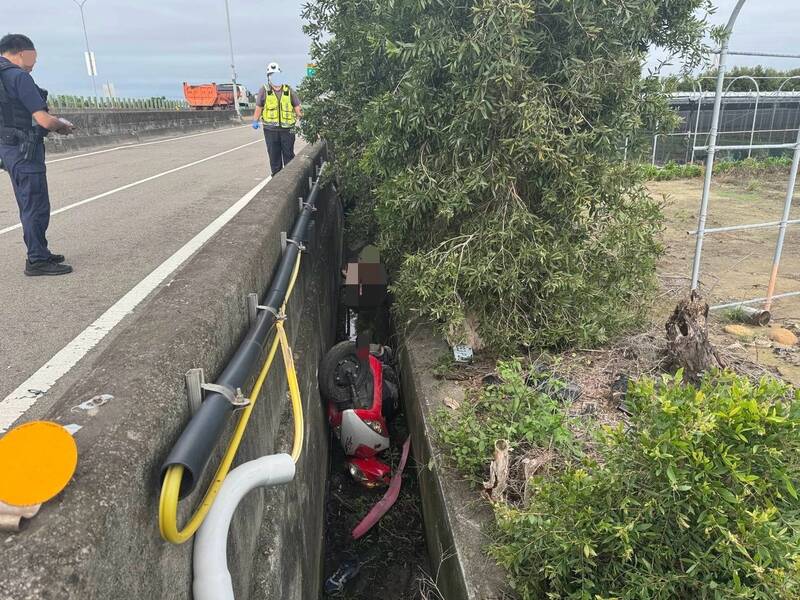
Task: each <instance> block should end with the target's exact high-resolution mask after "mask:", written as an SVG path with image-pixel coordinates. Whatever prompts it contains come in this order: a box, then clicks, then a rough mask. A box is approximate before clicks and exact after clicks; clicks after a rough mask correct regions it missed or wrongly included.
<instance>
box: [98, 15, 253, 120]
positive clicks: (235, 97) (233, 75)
mask: <svg viewBox="0 0 800 600" xmlns="http://www.w3.org/2000/svg"><path fill="white" fill-rule="evenodd" d="M83 1H84V2H86V0H83ZM225 16H226V17H227V21H228V45H229V46H230V50H231V81H232V82H233V107H234V108H235V109H236V116H237V117H239V118H240V119H241V118H242V112H241V110H240V109H239V86H238V85H236V66H235V65H234V62H233V36H232V35H231V11H230V8H229V7H228V0H225Z"/></svg>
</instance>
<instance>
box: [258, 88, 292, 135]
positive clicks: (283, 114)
mask: <svg viewBox="0 0 800 600" xmlns="http://www.w3.org/2000/svg"><path fill="white" fill-rule="evenodd" d="M264 89H265V90H266V92H267V93H266V94H265V96H264V110H263V112H262V113H261V120H262V121H264V123H266V124H267V125H277V126H278V127H292V126H293V125H294V123H295V121H296V120H297V119H296V117H295V114H294V106H292V90H291V88H290V87H289V86H288V85H284V86H282V87H281V99H280V102H278V96H277V94H276V93H275V91H274V90H273V89H272V86H271V85H265V86H264Z"/></svg>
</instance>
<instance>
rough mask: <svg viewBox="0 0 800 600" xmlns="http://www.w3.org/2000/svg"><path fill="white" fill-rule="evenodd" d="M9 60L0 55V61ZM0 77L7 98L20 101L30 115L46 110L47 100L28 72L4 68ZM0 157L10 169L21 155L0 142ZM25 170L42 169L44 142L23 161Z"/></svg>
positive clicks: (6, 61) (14, 148) (41, 170)
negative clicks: (27, 159) (30, 159)
mask: <svg viewBox="0 0 800 600" xmlns="http://www.w3.org/2000/svg"><path fill="white" fill-rule="evenodd" d="M8 62H10V61H9V60H8V59H7V58H3V57H2V56H0V63H8ZM0 78H2V80H3V85H4V86H5V88H6V92H7V93H8V96H9V98H11V100H12V101H13V100H17V101H18V102H20V103H21V104H22V105H23V106H24V107H25V109H26V110H28V111H29V112H30V113H31V115H33V113H35V112H38V111H40V110H47V102H45V100H44V98H43V97H42V94H41V93H40V92H39V88H38V87H37V86H36V84H35V83H34V81H33V77H31V74H30V73H27V72H26V71H23V70H22V69H6V70H4V71H0ZM0 158H2V159H3V163H4V164H6V165H7V168H8V169H9V170H10V169H11V168H12V167H14V166H15V165H16V162H18V161H20V160H21V159H22V157H21V156H20V155H19V153H18V152H17V151H16V146H6V145H1V144H0ZM24 162H25V163H32V164H26V165H25V168H26V171H27V172H33V171H32V170H34V169H35V170H36V171H40V172H43V171H44V144H39V145H38V147H37V151H36V155H35V156H34V159H33V160H32V161H24Z"/></svg>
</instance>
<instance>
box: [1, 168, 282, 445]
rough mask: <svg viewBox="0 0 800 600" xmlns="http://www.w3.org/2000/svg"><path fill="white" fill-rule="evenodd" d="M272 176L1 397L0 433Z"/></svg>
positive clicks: (248, 200) (231, 216) (218, 228)
mask: <svg viewBox="0 0 800 600" xmlns="http://www.w3.org/2000/svg"><path fill="white" fill-rule="evenodd" d="M270 179H272V177H267V178H266V179H262V180H261V181H260V182H259V183H258V185H256V186H255V187H254V188H253V189H252V190H250V191H249V192H247V194H245V195H244V196H242V197H241V198H240V199H239V200H238V201H237V202H236V203H235V204H233V205H232V206H231V207H230V208H228V210H226V211H225V212H224V213H222V214H221V215H220V216H219V217H217V218H216V219H214V221H212V222H211V224H210V225H208V226H207V227H206V228H205V229H203V230H202V231H201V232H200V233H198V234H197V235H196V236H194V237H193V238H192V239H191V240H189V241H188V242H187V243H186V244H185V245H184V246H183V247H182V248H180V249H179V250H178V251H177V252H175V254H173V255H172V256H170V257H169V258H168V259H167V260H166V261H164V262H163V263H162V264H161V265H159V266H158V267H156V269H155V270H154V271H153V272H152V273H150V274H149V275H148V276H147V277H145V278H144V279H142V281H140V282H139V283H137V284H136V285H135V286H134V287H133V289H131V290H130V291H129V292H128V293H126V294H125V295H124V296H123V297H122V298H120V299H119V300H117V302H116V303H114V305H113V306H112V307H111V308H109V309H108V310H107V311H106V312H104V313H103V314H102V315H100V317H99V318H98V319H97V320H96V321H95V322H94V323H92V324H91V325H89V326H88V327H87V328H86V329H84V330H83V331H82V332H81V333H79V334H78V335H77V337H75V339H73V340H72V341H71V342H70V343H69V344H67V345H66V346H64V347H63V348H62V349H61V350H59V351H58V352H57V353H56V355H55V356H53V358H51V359H50V360H49V361H48V362H47V363H46V364H45V365H44V366H42V367H41V368H40V369H39V370H38V371H36V372H35V373H34V374H33V375H31V376H30V377H29V378H28V379H26V380H25V381H24V382H23V383H22V384H21V385H20V386H19V387H17V389H15V390H14V391H13V392H11V393H10V394H9V395H8V396H6V397H5V398H4V399H3V400H0V433H3V432H4V431H5V430H6V429H8V428H9V427H10V426H11V425H12V424H13V423H14V422H15V421H16V420H17V419H19V418H20V417H21V416H22V415H23V414H25V412H26V411H27V410H28V409H30V408H31V407H32V406H33V405H34V404H35V403H36V401H37V400H38V399H39V398H41V397H42V396H43V395H44V394H45V393H47V392H48V391H49V390H50V388H52V387H53V385H55V383H56V382H57V381H58V380H59V379H60V378H61V377H63V376H64V375H66V374H67V373H69V371H70V370H71V369H72V368H73V367H74V366H75V365H76V364H77V363H78V361H79V360H81V359H82V358H83V357H84V356H86V354H87V353H88V352H89V351H90V350H91V349H92V348H94V347H95V346H96V345H97V344H98V343H100V341H101V340H102V339H103V338H104V337H105V336H106V335H107V334H108V333H109V332H110V331H111V330H112V329H113V328H114V327H116V326H117V325H118V324H119V323H120V321H122V319H124V318H125V317H126V316H127V315H129V314H131V313H132V312H133V310H134V309H135V308H136V307H137V306H138V305H139V304H140V303H141V302H142V300H144V299H145V298H146V297H147V296H148V295H149V294H150V293H151V292H152V291H153V290H155V289H156V288H157V287H158V286H159V285H160V284H161V283H163V282H164V280H165V279H166V278H167V277H169V276H170V275H171V274H172V273H173V272H174V271H175V270H176V269H177V268H178V267H180V266H181V265H182V264H183V263H184V262H185V261H186V260H187V259H188V258H189V257H190V256H192V255H193V254H194V253H195V252H197V250H199V249H200V248H201V247H202V246H203V244H205V243H206V242H207V241H208V240H209V239H211V237H212V236H213V235H214V234H215V233H217V232H218V231H219V230H220V229H222V227H224V226H225V224H226V223H228V222H229V221H230V220H231V219H233V217H235V216H236V215H237V214H238V213H239V212H240V211H241V210H242V209H243V208H244V207H245V206H247V205H248V204H249V203H250V201H251V200H252V199H253V198H255V196H256V194H258V192H260V191H261V190H262V189H264V186H265V185H267V183H269V181H270Z"/></svg>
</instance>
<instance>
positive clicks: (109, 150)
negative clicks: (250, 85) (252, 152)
mask: <svg viewBox="0 0 800 600" xmlns="http://www.w3.org/2000/svg"><path fill="white" fill-rule="evenodd" d="M245 127H250V126H249V125H238V126H234V127H226V128H224V129H215V130H214V131H204V132H202V133H192V134H190V135H179V136H177V137H171V138H167V139H164V140H154V141H152V142H141V143H136V144H123V145H122V146H114V147H113V148H105V149H104V150H95V151H94V152H87V153H86V154H77V155H75V156H66V157H64V158H56V159H54V160H48V161H47V162H46V163H45V164H48V165H52V164H55V163H60V162H64V161H65V160H75V159H76V158H84V157H86V156H95V155H97V154H105V153H107V152H116V151H117V150H127V149H128V148H140V147H141V146H154V145H156V144H164V143H166V142H174V141H175V140H185V139H187V138H195V137H200V136H201V135H211V134H213V133H224V132H226V131H235V130H236V129H243V128H245Z"/></svg>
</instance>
